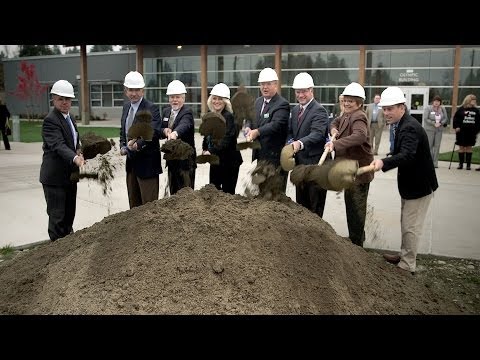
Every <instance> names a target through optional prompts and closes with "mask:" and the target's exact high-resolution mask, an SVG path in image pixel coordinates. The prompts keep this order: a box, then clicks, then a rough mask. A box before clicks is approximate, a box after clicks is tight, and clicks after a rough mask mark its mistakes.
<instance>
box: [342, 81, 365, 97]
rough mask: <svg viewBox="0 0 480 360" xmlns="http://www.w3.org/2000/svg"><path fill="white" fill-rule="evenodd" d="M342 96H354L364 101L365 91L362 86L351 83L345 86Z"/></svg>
mask: <svg viewBox="0 0 480 360" xmlns="http://www.w3.org/2000/svg"><path fill="white" fill-rule="evenodd" d="M342 95H343V96H345V95H346V96H356V97H360V98H362V99H363V100H365V89H364V88H363V86H362V85H360V84H359V83H356V82H352V83H351V84H349V85H347V86H346V87H345V89H344V90H343V92H342Z"/></svg>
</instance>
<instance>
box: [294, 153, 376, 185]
mask: <svg viewBox="0 0 480 360" xmlns="http://www.w3.org/2000/svg"><path fill="white" fill-rule="evenodd" d="M374 170H375V167H374V166H373V165H367V166H363V167H359V166H358V161H357V160H340V161H331V162H328V163H327V164H325V165H323V166H318V165H297V166H295V168H294V169H293V170H292V172H291V174H290V181H291V182H292V183H293V184H294V185H298V184H300V183H301V182H307V181H313V182H315V183H316V184H317V185H318V186H320V187H321V188H323V189H325V190H333V191H341V190H343V189H348V188H349V187H351V186H352V185H353V184H354V183H355V179H356V177H357V176H359V175H362V174H365V173H367V172H370V171H374Z"/></svg>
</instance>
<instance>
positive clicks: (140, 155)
mask: <svg viewBox="0 0 480 360" xmlns="http://www.w3.org/2000/svg"><path fill="white" fill-rule="evenodd" d="M130 106H131V104H130V103H126V104H125V105H123V111H122V117H121V119H120V123H121V128H120V147H124V146H127V142H128V139H127V134H126V132H125V123H126V120H127V116H128V112H129V110H130ZM139 111H150V113H151V114H152V127H153V130H154V131H153V137H152V140H151V141H145V140H143V139H140V140H138V141H137V146H138V149H139V150H138V151H131V150H128V149H127V160H126V162H125V170H126V171H127V173H128V172H131V171H132V169H133V170H134V171H135V174H136V175H137V176H138V177H139V178H141V179H148V178H153V177H156V176H158V175H159V174H161V173H162V158H161V154H160V111H159V109H158V106H157V105H155V104H154V103H152V102H151V101H148V100H147V99H145V98H143V99H142V100H141V102H140V105H138V110H137V113H138V112H139ZM137 113H136V114H135V118H134V119H133V122H132V125H133V124H135V123H136V122H137V117H136V115H137Z"/></svg>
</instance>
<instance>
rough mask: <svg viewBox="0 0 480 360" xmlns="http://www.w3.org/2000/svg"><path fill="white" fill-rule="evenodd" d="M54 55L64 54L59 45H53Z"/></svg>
mask: <svg viewBox="0 0 480 360" xmlns="http://www.w3.org/2000/svg"><path fill="white" fill-rule="evenodd" d="M52 53H53V55H61V54H62V52H61V51H60V48H59V47H58V45H53V48H52Z"/></svg>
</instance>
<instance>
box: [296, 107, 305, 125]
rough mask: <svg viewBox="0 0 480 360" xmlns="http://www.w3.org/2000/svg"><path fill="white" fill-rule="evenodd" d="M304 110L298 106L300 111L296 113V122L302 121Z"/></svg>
mask: <svg viewBox="0 0 480 360" xmlns="http://www.w3.org/2000/svg"><path fill="white" fill-rule="evenodd" d="M304 109H305V108H304V107H303V106H302V105H300V111H299V112H298V122H301V121H302V116H303V111H304Z"/></svg>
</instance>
